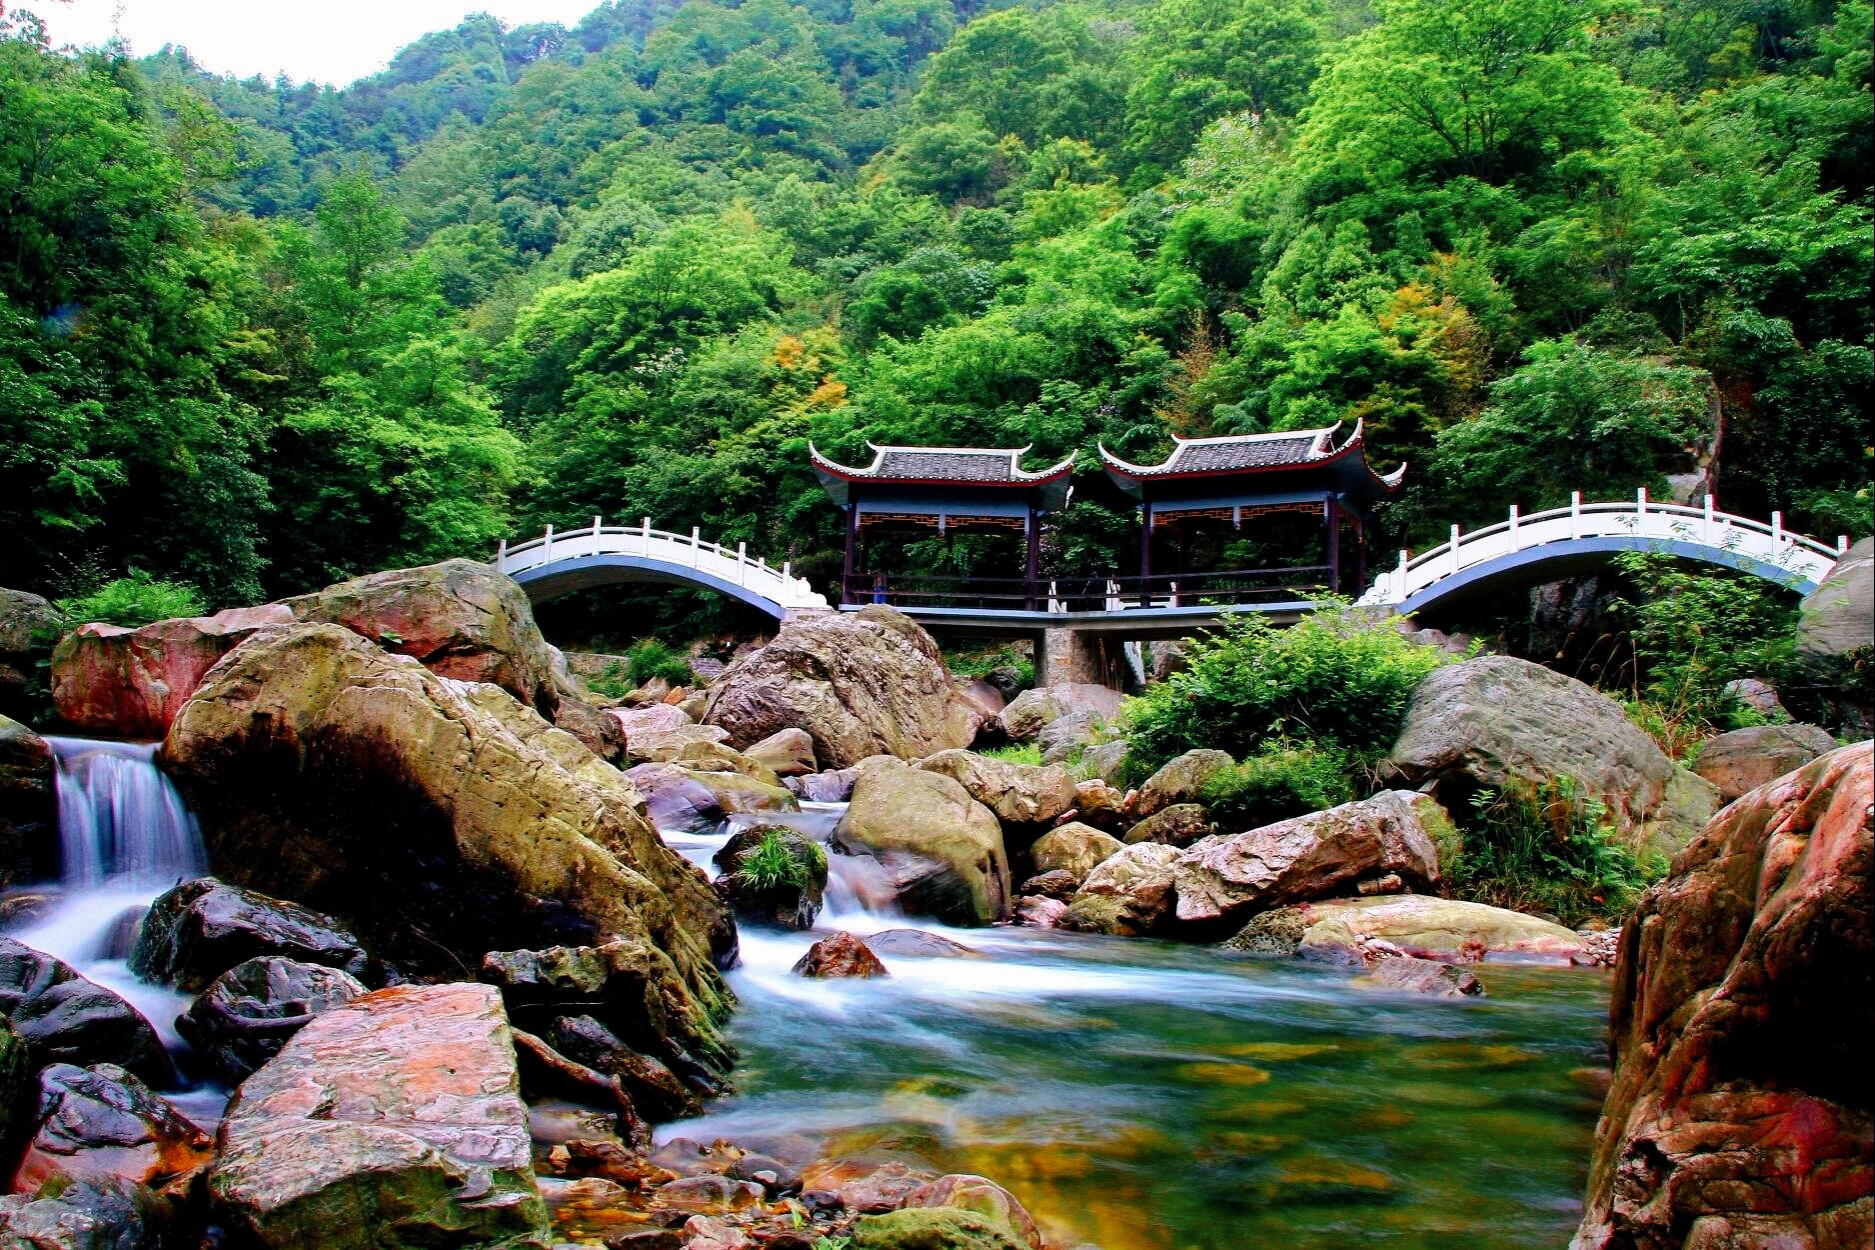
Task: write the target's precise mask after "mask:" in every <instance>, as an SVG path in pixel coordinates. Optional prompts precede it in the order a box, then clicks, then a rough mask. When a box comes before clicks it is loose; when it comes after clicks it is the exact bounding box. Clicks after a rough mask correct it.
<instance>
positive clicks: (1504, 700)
mask: <svg viewBox="0 0 1875 1250" xmlns="http://www.w3.org/2000/svg"><path fill="white" fill-rule="evenodd" d="M1387 771H1388V772H1389V774H1390V775H1391V776H1392V777H1394V778H1395V779H1396V780H1398V781H1402V782H1404V783H1405V784H1406V786H1408V787H1411V788H1423V787H1425V786H1428V785H1430V786H1432V787H1434V788H1435V789H1436V791H1437V793H1438V794H1439V797H1440V799H1441V800H1442V801H1443V802H1444V803H1445V805H1446V806H1447V807H1453V806H1454V805H1455V804H1458V803H1463V802H1465V801H1467V800H1468V799H1469V797H1470V794H1471V793H1474V792H1476V791H1477V790H1478V789H1481V788H1489V789H1494V790H1503V789H1506V788H1523V789H1533V788H1535V787H1538V786H1542V785H1545V784H1547V783H1550V782H1552V781H1554V780H1555V779H1557V778H1559V777H1565V776H1566V777H1571V778H1574V779H1575V781H1577V782H1579V783H1581V785H1582V786H1583V787H1584V788H1585V789H1586V791H1587V792H1588V793H1589V794H1592V795H1594V796H1595V797H1597V798H1599V799H1600V800H1601V801H1603V802H1605V803H1606V804H1607V805H1608V810H1609V813H1610V815H1611V816H1613V818H1614V819H1615V821H1616V824H1617V827H1618V828H1619V829H1620V830H1621V831H1622V833H1623V834H1624V835H1625V836H1626V837H1627V838H1628V840H1629V841H1630V842H1632V843H1634V844H1635V845H1637V846H1645V847H1647V848H1648V849H1651V850H1655V851H1660V852H1671V851H1674V850H1677V849H1678V848H1679V847H1681V846H1684V845H1685V844H1686V842H1687V841H1688V840H1690V839H1691V838H1692V836H1693V835H1694V834H1696V833H1697V832H1698V831H1699V828H1700V826H1701V825H1702V824H1703V823H1704V822H1705V820H1706V818H1707V817H1708V816H1710V815H1711V814H1712V812H1713V811H1714V810H1715V809H1716V808H1717V807H1718V805H1719V792H1718V790H1717V788H1716V787H1714V786H1712V785H1710V784H1709V783H1707V782H1705V781H1702V780H1700V779H1699V778H1697V777H1695V776H1693V775H1692V774H1690V773H1688V772H1687V771H1686V770H1685V769H1682V768H1679V767H1678V766H1676V765H1675V764H1674V763H1673V761H1672V760H1670V759H1668V758H1667V755H1666V753H1665V752H1663V751H1662V750H1661V749H1660V748H1659V747H1658V746H1656V745H1655V744H1654V740H1653V739H1652V738H1649V737H1648V736H1647V735H1646V734H1644V733H1642V732H1641V731H1640V730H1639V729H1637V728H1635V727H1634V725H1633V723H1632V722H1630V721H1629V720H1628V718H1627V715H1626V713H1624V712H1623V711H1622V710H1621V705H1620V704H1618V703H1616V702H1615V701H1614V700H1613V699H1610V698H1609V697H1608V696H1607V695H1604V694H1601V693H1599V692H1598V691H1596V690H1593V689H1591V688H1590V687H1588V686H1586V685H1584V684H1583V683H1581V682H1579V681H1576V680H1575V679H1574V678H1572V677H1565V676H1563V675H1562V674H1561V673H1557V672H1552V671H1551V670H1550V669H1547V668H1544V667H1543V666H1542V665H1540V664H1532V663H1530V662H1529V661H1528V660H1519V659H1515V658H1513V657H1511V656H1507V655H1486V656H1479V657H1478V658H1477V659H1474V660H1466V661H1465V662H1464V663H1462V664H1453V665H1449V666H1447V667H1444V668H1439V669H1435V670H1433V672H1432V673H1431V674H1430V675H1429V676H1428V677H1426V679H1425V680H1424V681H1422V682H1420V684H1419V687H1418V689H1416V690H1415V691H1414V692H1413V698H1412V702H1411V703H1410V704H1409V705H1408V707H1407V712H1406V723H1405V726H1404V727H1403V728H1402V729H1401V730H1400V736H1399V739H1398V741H1396V742H1395V743H1394V745H1393V751H1392V754H1391V755H1390V756H1389V758H1388V761H1387Z"/></svg>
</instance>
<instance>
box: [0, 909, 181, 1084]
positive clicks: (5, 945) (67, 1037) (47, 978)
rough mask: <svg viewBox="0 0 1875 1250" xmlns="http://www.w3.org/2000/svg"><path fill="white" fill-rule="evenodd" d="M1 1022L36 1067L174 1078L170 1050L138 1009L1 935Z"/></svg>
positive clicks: (164, 1080) (159, 1080) (62, 964)
mask: <svg viewBox="0 0 1875 1250" xmlns="http://www.w3.org/2000/svg"><path fill="white" fill-rule="evenodd" d="M0 1019H3V1020H4V1021H5V1022H6V1024H7V1025H8V1027H9V1028H11V1030H12V1032H13V1033H14V1034H15V1035H16V1036H18V1038H19V1039H20V1040H21V1041H22V1042H24V1043H25V1044H26V1048H27V1053H28V1054H29V1055H30V1056H31V1060H32V1064H33V1066H35V1067H43V1066H45V1065H46V1064H52V1063H68V1064H73V1065H75V1066H77V1067H85V1066H87V1065H89V1064H94V1063H114V1064H116V1065H118V1066H119V1067H122V1068H126V1069H128V1070H129V1071H131V1072H133V1073H135V1074H136V1075H137V1076H138V1077H140V1078H141V1079H143V1080H144V1081H146V1082H148V1083H149V1084H151V1085H155V1086H158V1087H167V1086H168V1085H170V1084H171V1083H172V1082H173V1081H174V1080H175V1076H176V1069H175V1065H174V1064H172V1063H171V1062H170V1058H169V1052H168V1051H166V1050H164V1049H163V1043H162V1040H161V1039H160V1038H158V1037H157V1035H156V1030H155V1029H153V1028H151V1027H150V1022H149V1021H148V1020H145V1019H144V1018H143V1017H142V1016H141V1015H139V1014H138V1012H137V1009H136V1008H135V1007H132V1006H131V1005H130V1004H129V1003H127V1002H125V1001H124V1000H123V998H121V997H120V996H118V995H117V994H116V993H115V992H113V991H111V990H108V989H106V988H104V987H103V986H102V985H99V984H97V983H96V982H95V981H90V980H87V979H86V978H84V977H82V976H80V975H78V973H77V972H75V971H73V969H72V966H71V965H70V964H68V963H66V962H65V961H64V960H61V959H54V958H53V957H52V956H50V955H48V954H46V953H45V952H43V951H36V950H34V949H33V948H32V947H30V946H27V945H25V944H24V943H22V942H16V941H14V940H13V939H12V938H8V937H0Z"/></svg>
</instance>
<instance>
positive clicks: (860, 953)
mask: <svg viewBox="0 0 1875 1250" xmlns="http://www.w3.org/2000/svg"><path fill="white" fill-rule="evenodd" d="M794 971H795V973H796V975H798V976H804V977H817V978H821V979H833V978H842V977H858V978H862V979H864V978H870V977H884V976H890V975H891V973H889V972H887V971H886V970H885V965H884V964H883V963H881V962H879V957H878V956H877V955H875V954H873V953H872V950H871V949H870V948H869V947H868V946H867V945H866V943H865V942H864V941H862V940H861V939H859V938H857V937H854V936H853V935H852V934H851V933H835V934H831V935H829V936H827V937H824V938H822V939H820V941H818V942H816V943H814V944H813V945H812V946H810V947H808V948H807V954H805V955H803V956H801V958H800V961H799V962H798V963H796V964H795V965H794Z"/></svg>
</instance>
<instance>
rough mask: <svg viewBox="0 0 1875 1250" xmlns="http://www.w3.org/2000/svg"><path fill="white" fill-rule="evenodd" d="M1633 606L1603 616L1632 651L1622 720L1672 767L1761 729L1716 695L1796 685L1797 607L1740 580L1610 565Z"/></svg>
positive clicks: (1636, 560) (1744, 577) (1625, 560)
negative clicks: (1748, 682)
mask: <svg viewBox="0 0 1875 1250" xmlns="http://www.w3.org/2000/svg"><path fill="white" fill-rule="evenodd" d="M1616 563H1617V565H1618V567H1619V568H1620V569H1621V572H1622V574H1623V575H1624V576H1625V577H1626V579H1627V580H1628V581H1629V582H1630V583H1632V585H1633V586H1634V588H1635V592H1636V593H1635V594H1634V596H1633V597H1632V598H1622V599H1617V600H1616V601H1615V602H1614V603H1613V605H1611V606H1612V610H1613V612H1614V614H1615V616H1616V619H1617V620H1618V621H1619V622H1620V623H1621V625H1622V627H1623V628H1624V629H1625V631H1626V634H1627V637H1628V639H1629V641H1630V642H1631V643H1632V644H1633V648H1634V665H1633V667H1632V668H1630V669H1629V670H1627V673H1626V680H1627V688H1626V689H1625V690H1622V691H1618V692H1616V693H1617V694H1618V695H1619V696H1620V697H1621V698H1622V700H1623V702H1624V703H1625V704H1626V705H1627V708H1628V715H1629V717H1630V719H1632V720H1633V721H1634V723H1635V724H1636V725H1638V726H1639V727H1640V728H1641V729H1642V730H1644V731H1646V732H1647V733H1649V734H1651V735H1652V736H1653V737H1654V739H1655V740H1656V741H1657V742H1659V743H1660V746H1661V749H1662V750H1664V751H1666V752H1667V753H1668V754H1669V755H1671V756H1673V757H1674V758H1675V759H1684V758H1686V757H1687V754H1688V751H1689V750H1690V749H1691V748H1693V747H1694V746H1696V745H1697V744H1698V743H1699V742H1701V741H1703V740H1704V739H1705V738H1707V737H1709V736H1710V735H1711V734H1713V733H1715V732H1720V733H1722V732H1724V731H1726V730H1729V729H1743V728H1746V727H1747V726H1750V725H1754V724H1763V723H1764V716H1763V715H1762V714H1761V713H1759V712H1758V711H1757V710H1756V709H1754V708H1752V707H1751V706H1749V705H1748V704H1745V703H1743V702H1741V701H1740V700H1738V699H1737V698H1735V697H1733V696H1732V695H1729V694H1727V693H1726V692H1725V686H1726V684H1727V683H1728V682H1730V681H1733V680H1734V679H1736V678H1740V677H1759V678H1763V679H1765V680H1766V681H1769V682H1771V683H1772V684H1774V685H1780V686H1781V685H1784V684H1786V683H1787V682H1788V681H1789V680H1790V678H1791V677H1793V676H1794V675H1795V672H1796V666H1795V628H1796V623H1797V607H1796V604H1795V603H1794V602H1792V601H1791V600H1790V596H1789V595H1788V594H1787V593H1785V592H1781V591H1778V590H1776V589H1774V588H1773V587H1772V586H1770V585H1769V584H1768V583H1766V582H1765V581H1764V580H1763V579H1762V578H1758V577H1755V576H1752V575H1749V574H1740V573H1731V572H1712V571H1709V570H1694V569H1689V568H1687V567H1685V566H1684V565H1681V564H1680V563H1678V562H1676V561H1675V560H1674V559H1673V558H1672V557H1670V556H1665V555H1656V554H1653V553H1646V552H1626V553H1623V554H1622V555H1620V556H1618V557H1616Z"/></svg>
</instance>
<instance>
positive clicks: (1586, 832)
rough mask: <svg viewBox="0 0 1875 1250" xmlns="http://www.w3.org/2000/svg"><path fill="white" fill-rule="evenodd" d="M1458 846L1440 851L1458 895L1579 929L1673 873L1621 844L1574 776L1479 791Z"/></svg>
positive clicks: (1598, 802) (1596, 802)
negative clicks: (1550, 917)
mask: <svg viewBox="0 0 1875 1250" xmlns="http://www.w3.org/2000/svg"><path fill="white" fill-rule="evenodd" d="M1459 819H1460V821H1461V822H1462V826H1463V827H1462V829H1460V830H1459V836H1458V839H1457V843H1458V845H1457V846H1456V847H1454V848H1452V849H1453V850H1454V852H1455V853H1454V854H1452V855H1451V856H1450V858H1449V859H1447V858H1445V855H1446V848H1445V847H1441V848H1440V853H1441V861H1440V873H1441V875H1442V876H1444V878H1445V882H1446V888H1447V890H1448V891H1449V892H1450V893H1451V894H1452V895H1453V897H1455V898H1463V899H1470V900H1471V901H1473V902H1478V903H1490V904H1492V905H1493V906H1497V907H1508V908H1511V909H1512V910H1514V911H1524V912H1538V913H1544V914H1548V915H1553V916H1555V917H1556V918H1557V919H1558V920H1559V921H1561V922H1562V923H1563V924H1565V925H1569V926H1571V927H1574V926H1576V925H1579V924H1581V923H1583V922H1584V921H1586V920H1589V919H1592V918H1596V917H1613V916H1618V915H1620V914H1621V913H1623V912H1625V911H1627V910H1628V909H1629V908H1630V907H1631V906H1632V905H1633V903H1634V899H1635V896H1636V895H1638V894H1639V893H1640V891H1641V890H1643V889H1644V888H1646V886H1647V885H1648V884H1649V883H1650V882H1652V881H1655V880H1657V879H1658V878H1659V877H1660V876H1661V875H1662V874H1664V873H1665V871H1666V861H1665V860H1664V859H1663V858H1662V857H1660V856H1657V855H1654V856H1647V857H1645V858H1643V857H1642V856H1639V855H1636V854H1635V852H1634V851H1632V850H1631V849H1629V848H1628V847H1627V846H1626V845H1625V844H1623V843H1622V842H1621V840H1620V839H1619V837H1618V836H1617V834H1616V832H1615V828H1614V822H1613V821H1612V820H1610V819H1609V815H1608V808H1607V806H1606V805H1605V804H1603V803H1602V802H1601V800H1600V799H1597V798H1596V797H1595V796H1593V795H1591V794H1587V793H1585V792H1584V791H1583V789H1582V787H1581V786H1580V785H1579V784H1578V783H1577V782H1576V781H1575V780H1574V779H1572V778H1569V777H1558V778H1556V779H1555V780H1554V781H1550V782H1547V783H1545V784H1543V785H1541V786H1536V787H1530V788H1519V789H1514V790H1503V791H1496V790H1480V791H1478V792H1477V793H1476V794H1474V795H1473V796H1472V799H1471V804H1470V811H1469V812H1466V813H1463V814H1462V815H1460V817H1459Z"/></svg>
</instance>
